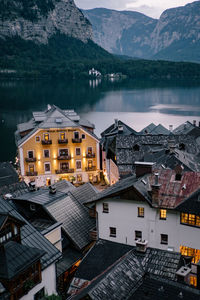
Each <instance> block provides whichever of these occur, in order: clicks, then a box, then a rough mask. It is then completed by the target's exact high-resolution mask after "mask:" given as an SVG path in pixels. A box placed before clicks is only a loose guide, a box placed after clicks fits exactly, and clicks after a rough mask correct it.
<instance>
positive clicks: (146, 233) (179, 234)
mask: <svg viewBox="0 0 200 300" xmlns="http://www.w3.org/2000/svg"><path fill="white" fill-rule="evenodd" d="M103 203H108V205H109V212H108V213H104V212H103ZM138 207H144V218H143V217H138ZM96 210H97V213H98V229H99V238H101V239H106V240H110V241H113V242H118V243H124V244H128V245H133V246H135V245H136V244H135V242H136V240H135V231H141V232H142V240H147V241H148V247H153V248H158V249H163V250H169V249H170V250H173V251H177V252H179V251H180V246H181V245H182V246H186V247H190V248H194V249H200V228H197V227H192V226H188V225H183V224H180V213H179V212H175V211H172V210H167V218H166V220H161V219H160V210H159V209H156V208H152V207H150V206H149V204H148V203H147V202H142V201H141V202H139V201H134V200H122V199H119V200H117V199H105V200H101V201H98V202H97V203H96ZM110 227H114V228H116V237H111V236H110ZM161 234H165V235H168V243H167V244H161Z"/></svg>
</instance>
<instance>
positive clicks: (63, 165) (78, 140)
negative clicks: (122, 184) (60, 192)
mask: <svg viewBox="0 0 200 300" xmlns="http://www.w3.org/2000/svg"><path fill="white" fill-rule="evenodd" d="M17 128H18V130H17V131H16V143H17V147H18V156H19V162H20V171H21V176H22V178H23V179H24V180H25V181H26V182H27V183H28V182H30V181H35V182H36V185H38V186H43V185H50V184H53V183H54V182H56V181H58V180H60V179H66V180H69V181H73V182H76V183H81V182H87V181H90V182H97V181H98V180H99V168H100V161H99V140H98V138H97V137H96V136H95V134H94V133H93V130H94V125H93V124H91V123H90V122H88V121H85V120H82V119H81V118H80V117H79V116H78V115H77V114H76V113H75V112H74V111H73V110H61V109H60V108H58V107H56V106H54V105H53V106H52V107H50V106H48V109H47V110H46V111H42V112H33V118H32V119H31V120H30V121H29V122H27V123H22V124H18V126H17Z"/></svg>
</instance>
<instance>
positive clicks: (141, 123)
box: [0, 80, 200, 161]
mask: <svg viewBox="0 0 200 300" xmlns="http://www.w3.org/2000/svg"><path fill="white" fill-rule="evenodd" d="M47 104H55V105H57V106H59V107H60V108H66V109H75V110H76V111H77V113H79V114H80V115H81V116H82V117H83V118H85V119H88V120H89V121H91V122H92V123H94V124H95V126H96V131H95V133H96V134H97V135H98V136H100V133H101V132H102V131H103V130H104V129H105V128H106V127H108V126H109V125H111V124H112V122H113V121H114V119H116V118H117V119H120V120H122V121H123V122H125V123H126V124H128V125H129V126H131V127H133V128H134V129H135V130H137V131H139V130H141V129H142V128H143V127H145V126H146V125H148V124H149V123H151V122H154V123H155V124H159V123H161V124H163V125H164V126H166V127H167V128H168V127H169V125H173V126H174V128H175V127H176V126H178V125H179V124H181V123H183V122H185V121H187V120H190V121H193V120H197V124H198V122H199V121H200V84H197V83H195V82H158V81H156V82H151V81H148V82H143V81H131V80H123V81H106V80H85V81H73V82H70V81H56V80H54V81H53V80H38V81H31V80H30V81H25V80H24V81H23V80H22V81H20V80H18V81H17V80H16V81H12V80H10V81H9V80H5V81H1V82H0V140H1V147H0V161H6V160H12V159H14V157H15V155H16V146H15V141H14V131H15V130H16V124H18V123H22V122H25V121H27V120H29V119H30V118H31V113H32V111H37V110H44V109H46V107H47Z"/></svg>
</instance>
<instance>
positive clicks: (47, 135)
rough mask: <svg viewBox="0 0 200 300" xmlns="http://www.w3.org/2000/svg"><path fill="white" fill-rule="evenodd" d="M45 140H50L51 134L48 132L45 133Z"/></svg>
mask: <svg viewBox="0 0 200 300" xmlns="http://www.w3.org/2000/svg"><path fill="white" fill-rule="evenodd" d="M44 140H45V141H48V140H49V134H48V133H45V134H44Z"/></svg>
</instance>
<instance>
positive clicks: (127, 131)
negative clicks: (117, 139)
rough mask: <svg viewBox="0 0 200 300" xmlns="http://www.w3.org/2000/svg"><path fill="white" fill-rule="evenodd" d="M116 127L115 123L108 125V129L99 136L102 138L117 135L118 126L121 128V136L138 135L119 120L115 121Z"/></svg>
mask: <svg viewBox="0 0 200 300" xmlns="http://www.w3.org/2000/svg"><path fill="white" fill-rule="evenodd" d="M117 123H118V125H117V126H116V124H115V123H113V124H112V125H110V126H109V127H108V128H106V129H105V130H104V131H103V132H102V133H101V136H102V137H104V136H105V135H116V134H118V126H123V132H122V133H120V134H122V135H130V134H133V135H136V134H138V133H137V132H136V131H135V130H134V129H133V128H131V127H130V126H128V125H127V124H125V123H124V122H122V121H121V120H117Z"/></svg>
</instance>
